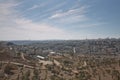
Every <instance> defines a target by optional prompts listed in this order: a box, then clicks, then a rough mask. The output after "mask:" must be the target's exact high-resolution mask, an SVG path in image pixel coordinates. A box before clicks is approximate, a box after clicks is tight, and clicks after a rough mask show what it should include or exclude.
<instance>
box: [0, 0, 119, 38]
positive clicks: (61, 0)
mask: <svg viewBox="0 0 120 80" xmlns="http://www.w3.org/2000/svg"><path fill="white" fill-rule="evenodd" d="M119 4H120V0H0V40H56V39H57V40H71V39H72V40H74V39H75V40H76V39H86V38H87V39H97V38H108V37H109V38H120V5H119Z"/></svg>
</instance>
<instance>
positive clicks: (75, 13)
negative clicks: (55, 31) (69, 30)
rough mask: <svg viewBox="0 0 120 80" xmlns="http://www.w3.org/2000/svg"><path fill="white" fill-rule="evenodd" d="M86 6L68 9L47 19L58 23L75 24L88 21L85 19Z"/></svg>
mask: <svg viewBox="0 0 120 80" xmlns="http://www.w3.org/2000/svg"><path fill="white" fill-rule="evenodd" d="M87 8H88V6H81V7H79V8H74V9H69V10H67V11H64V12H58V13H55V14H53V15H51V16H50V17H49V19H51V20H56V21H58V23H65V24H70V23H76V22H81V21H85V20H88V17H86V13H87Z"/></svg>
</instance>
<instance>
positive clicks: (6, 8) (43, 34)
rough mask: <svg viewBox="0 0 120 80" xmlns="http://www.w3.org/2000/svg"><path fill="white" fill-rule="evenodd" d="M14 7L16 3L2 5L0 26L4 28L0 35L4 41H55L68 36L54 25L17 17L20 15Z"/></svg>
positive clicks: (0, 29) (0, 30)
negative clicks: (29, 39) (30, 39)
mask: <svg viewBox="0 0 120 80" xmlns="http://www.w3.org/2000/svg"><path fill="white" fill-rule="evenodd" d="M14 5H15V3H9V4H7V3H0V11H2V12H0V16H1V18H0V22H1V23H0V26H3V27H2V28H0V35H1V37H2V38H3V39H20V38H21V39H26V37H27V39H28V38H32V39H52V38H54V39H55V38H59V36H62V37H63V36H64V35H66V33H65V31H64V30H62V29H59V28H57V27H55V26H53V25H49V24H47V23H36V22H33V21H32V20H29V19H26V18H24V17H19V16H17V14H18V13H17V11H16V10H15V9H14V8H15V6H14ZM2 35H3V36H2ZM7 35H9V36H7ZM18 35H19V36H20V38H19V37H18ZM58 35H59V36H58ZM22 36H23V38H22ZM10 37H11V38H10Z"/></svg>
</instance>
